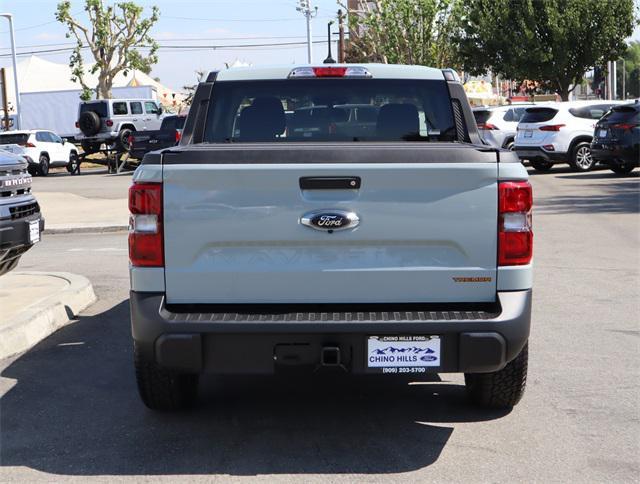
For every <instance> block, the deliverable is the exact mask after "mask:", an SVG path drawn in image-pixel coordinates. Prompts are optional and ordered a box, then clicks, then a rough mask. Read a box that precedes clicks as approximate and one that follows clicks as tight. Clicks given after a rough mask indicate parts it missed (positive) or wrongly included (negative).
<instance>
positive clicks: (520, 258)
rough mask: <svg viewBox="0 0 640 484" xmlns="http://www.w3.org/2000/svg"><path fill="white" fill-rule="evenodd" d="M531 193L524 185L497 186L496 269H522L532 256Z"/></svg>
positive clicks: (527, 184)
mask: <svg viewBox="0 0 640 484" xmlns="http://www.w3.org/2000/svg"><path fill="white" fill-rule="evenodd" d="M532 207H533V192H532V189H531V185H530V184H529V182H526V181H517V182H500V184H499V185H498V210H499V223H498V265H500V266H513V265H525V264H528V263H529V262H531V258H532V256H533V230H532V223H531V222H532V217H531V209H532Z"/></svg>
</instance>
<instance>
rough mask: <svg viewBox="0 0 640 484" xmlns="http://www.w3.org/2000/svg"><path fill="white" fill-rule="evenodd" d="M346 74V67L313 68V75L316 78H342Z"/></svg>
mask: <svg viewBox="0 0 640 484" xmlns="http://www.w3.org/2000/svg"><path fill="white" fill-rule="evenodd" d="M346 72H347V68H346V67H314V68H313V73H314V74H315V75H316V77H344V74H345V73H346Z"/></svg>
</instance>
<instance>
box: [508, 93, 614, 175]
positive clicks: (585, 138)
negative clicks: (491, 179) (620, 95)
mask: <svg viewBox="0 0 640 484" xmlns="http://www.w3.org/2000/svg"><path fill="white" fill-rule="evenodd" d="M615 104H620V102H618V101H602V100H596V101H573V102H562V103H549V104H546V105H541V106H531V107H528V108H526V111H525V114H524V116H523V117H522V119H521V120H520V123H519V124H518V132H517V134H516V140H515V150H516V152H517V153H518V156H519V157H520V159H521V160H529V162H530V163H531V166H533V168H535V169H536V170H539V171H548V170H550V169H551V167H552V166H553V165H554V164H556V163H568V164H569V165H570V166H571V167H572V168H573V169H574V170H576V171H588V170H590V169H591V168H593V166H594V165H595V163H596V162H595V161H594V159H593V158H592V156H591V146H590V145H591V140H592V139H593V130H594V128H595V125H596V123H597V122H598V120H599V119H600V118H601V117H602V116H603V115H604V114H605V113H606V112H607V111H608V110H609V109H610V108H611V106H613V105H615Z"/></svg>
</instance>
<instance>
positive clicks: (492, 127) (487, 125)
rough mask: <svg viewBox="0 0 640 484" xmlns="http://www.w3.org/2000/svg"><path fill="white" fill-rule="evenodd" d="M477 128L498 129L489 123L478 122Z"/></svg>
mask: <svg viewBox="0 0 640 484" xmlns="http://www.w3.org/2000/svg"><path fill="white" fill-rule="evenodd" d="M478 129H498V127H497V126H496V125H495V124H491V123H480V124H479V125H478Z"/></svg>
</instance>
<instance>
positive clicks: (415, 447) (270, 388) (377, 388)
mask: <svg viewBox="0 0 640 484" xmlns="http://www.w3.org/2000/svg"><path fill="white" fill-rule="evenodd" d="M131 362H132V354H131V343H130V330H129V308H128V302H127V301H123V302H122V303H120V304H118V305H117V306H115V307H113V308H112V309H110V310H108V311H106V312H104V313H102V314H99V315H96V316H88V317H83V318H81V319H80V320H79V321H78V322H76V323H75V324H73V325H70V326H67V327H66V328H63V329H61V330H60V331H58V332H57V333H55V334H53V335H52V336H50V337H49V338H47V339H46V340H45V341H43V342H42V343H40V344H39V345H38V346H36V347H35V348H34V349H32V350H31V351H30V352H28V353H27V354H25V355H23V356H22V357H20V358H18V359H17V360H16V361H14V362H13V363H12V364H11V365H10V366H9V367H8V368H6V370H5V371H4V372H3V374H2V376H3V377H5V378H11V379H15V380H17V381H16V383H15V386H13V388H11V389H10V390H9V391H8V392H7V393H6V394H5V395H4V396H3V397H2V400H1V401H0V405H1V407H2V413H1V415H0V428H1V429H2V432H1V434H0V449H2V454H1V456H0V457H1V459H0V462H1V465H2V466H26V467H29V468H32V469H36V470H38V471H42V472H47V473H52V474H65V475H124V474H130V475H146V474H150V475H158V474H169V475H178V474H186V475H189V474H229V475H243V476H247V475H249V476H251V475H259V474H271V473H273V474H283V473H286V474H309V473H314V474H315V473H398V472H407V471H411V470H415V469H419V468H423V467H426V466H429V465H430V464H432V463H434V462H435V461H436V460H437V459H438V458H439V456H440V453H441V452H442V450H443V448H444V446H445V445H446V444H447V441H448V440H449V438H450V436H451V434H452V432H453V427H452V426H451V425H446V424H448V423H455V422H476V421H485V420H491V419H495V418H499V417H502V416H504V415H506V412H489V411H484V412H482V411H478V410H476V409H474V408H473V407H471V406H470V405H468V404H467V403H466V401H465V398H464V397H465V395H464V388H463V387H462V386H461V385H454V384H441V383H438V380H439V379H438V378H437V377H435V378H433V380H432V381H431V382H426V383H421V384H418V385H406V384H403V383H401V382H397V381H393V380H391V381H389V380H387V381H386V383H381V382H379V381H378V382H376V383H375V384H374V383H373V382H371V381H367V380H360V379H358V380H354V379H342V380H339V381H337V382H336V381H333V382H331V383H329V382H327V381H324V380H311V381H309V379H290V380H288V381H283V380H282V379H275V378H268V377H260V378H258V377H251V378H247V377H245V378H241V379H237V378H236V379H230V378H224V379H222V378H206V379H203V384H202V385H201V392H200V393H201V398H200V402H199V404H198V406H197V407H196V408H194V409H192V410H191V411H189V412H186V413H182V414H166V413H164V414H163V413H154V412H151V411H149V410H147V409H146V408H145V407H144V406H143V405H142V403H141V402H140V400H139V398H138V395H137V391H136V387H135V381H134V376H133V368H132V363H131ZM427 422H436V423H438V424H445V425H430V424H428V423H427Z"/></svg>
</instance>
